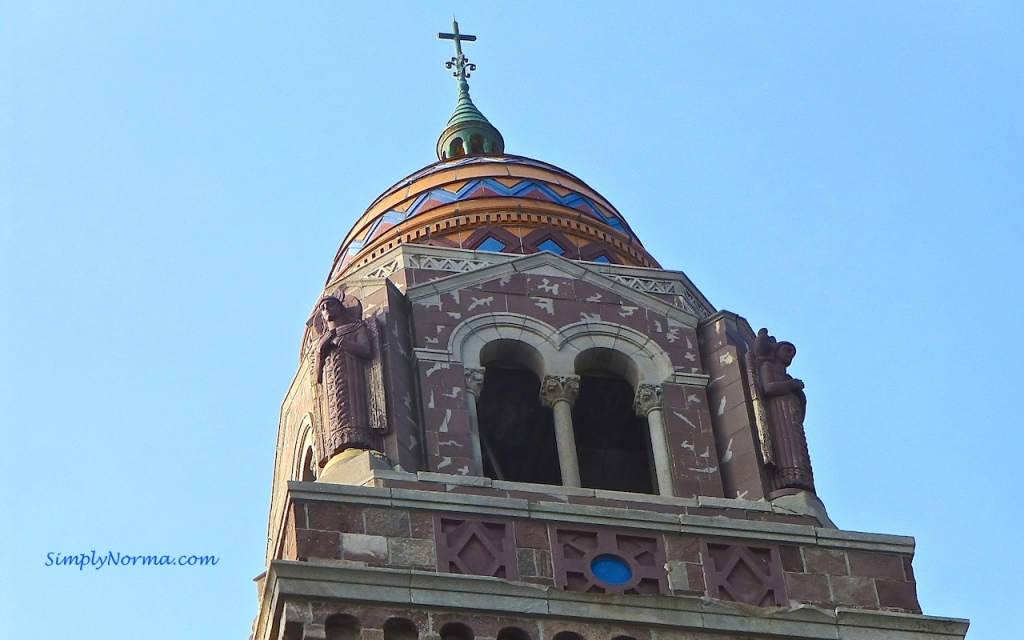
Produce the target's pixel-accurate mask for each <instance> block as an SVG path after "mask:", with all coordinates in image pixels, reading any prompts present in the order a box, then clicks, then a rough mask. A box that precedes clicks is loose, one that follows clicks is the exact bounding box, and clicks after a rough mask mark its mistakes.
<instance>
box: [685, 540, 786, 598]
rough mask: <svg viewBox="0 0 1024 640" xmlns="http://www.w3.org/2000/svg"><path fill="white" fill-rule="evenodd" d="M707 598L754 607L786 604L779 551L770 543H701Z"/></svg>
mask: <svg viewBox="0 0 1024 640" xmlns="http://www.w3.org/2000/svg"><path fill="white" fill-rule="evenodd" d="M701 546H702V549H701V551H702V552H703V556H704V581H705V583H706V584H707V589H708V597H711V598H718V599H719V600H730V601H732V602H742V603H743V604H749V605H753V606H755V607H782V606H785V605H786V603H787V598H786V587H785V579H784V577H783V573H782V561H781V560H780V558H779V550H778V549H777V548H776V547H774V546H769V545H744V544H731V543H726V542H704V543H702V545H701Z"/></svg>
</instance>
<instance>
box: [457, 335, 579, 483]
mask: <svg viewBox="0 0 1024 640" xmlns="http://www.w3.org/2000/svg"><path fill="white" fill-rule="evenodd" d="M479 358H480V365H481V367H482V368H483V369H484V381H483V386H482V388H481V390H480V398H479V399H478V401H477V411H476V413H477V429H478V433H479V437H480V444H481V450H482V458H483V459H482V463H483V464H482V466H483V472H484V475H485V476H487V477H490V478H494V479H498V480H512V481H515V482H534V483H540V484H560V483H561V481H562V476H561V472H560V468H559V465H558V445H557V443H556V440H555V426H554V418H553V416H552V413H551V410H550V409H548V408H545V407H544V406H542V405H541V400H540V384H541V378H540V377H539V376H538V374H537V373H536V372H537V371H543V370H544V364H543V357H542V356H541V354H540V352H539V351H537V349H536V348H534V347H533V346H531V345H529V344H527V343H525V342H521V341H519V340H512V339H508V338H501V339H498V340H494V341H492V342H488V343H487V344H485V345H484V346H483V348H482V349H481V350H480V354H479Z"/></svg>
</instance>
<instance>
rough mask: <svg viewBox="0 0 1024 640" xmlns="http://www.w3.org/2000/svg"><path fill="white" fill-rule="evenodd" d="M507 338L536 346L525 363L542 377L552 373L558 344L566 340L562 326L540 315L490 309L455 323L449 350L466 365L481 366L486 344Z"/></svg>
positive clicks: (469, 367) (468, 367)
mask: <svg viewBox="0 0 1024 640" xmlns="http://www.w3.org/2000/svg"><path fill="white" fill-rule="evenodd" d="M503 340H506V341H507V340H511V341H514V342H519V343H523V344H525V345H528V346H530V347H533V349H534V351H535V352H536V356H531V359H530V361H529V363H524V364H527V366H529V367H530V369H531V370H532V371H533V372H534V373H535V374H537V377H538V378H540V379H542V380H543V379H544V376H545V375H547V374H548V373H549V370H550V363H549V360H550V359H551V358H553V357H554V356H555V354H556V353H557V351H558V345H559V344H560V343H561V342H564V339H563V338H562V336H561V333H560V332H559V331H558V329H555V328H554V327H552V326H551V325H549V324H547V323H546V322H542V321H540V320H537V319H536V318H531V317H529V316H521V315H519V314H515V313H488V314H485V315H480V316H475V317H473V318H470V319H469V320H466V321H465V322H463V323H461V324H459V325H458V326H457V327H455V329H454V330H453V331H452V336H451V338H450V339H449V340H448V352H449V353H450V354H451V357H452V359H453V360H456V361H458V362H461V363H462V365H463V366H464V367H465V368H467V369H477V368H480V367H481V366H483V365H482V363H481V361H480V359H481V357H482V355H483V354H484V347H486V346H487V345H488V344H490V343H492V342H498V341H503ZM566 371H568V369H566Z"/></svg>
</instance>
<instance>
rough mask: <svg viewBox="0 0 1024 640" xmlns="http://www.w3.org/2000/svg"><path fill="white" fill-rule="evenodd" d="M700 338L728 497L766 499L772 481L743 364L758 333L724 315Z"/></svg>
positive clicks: (701, 330) (709, 322) (708, 322)
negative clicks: (723, 460)
mask: <svg viewBox="0 0 1024 640" xmlns="http://www.w3.org/2000/svg"><path fill="white" fill-rule="evenodd" d="M697 335H698V339H699V344H700V354H701V362H703V363H704V367H705V369H706V371H707V373H708V374H709V375H710V376H711V380H710V381H709V383H708V387H707V396H708V402H709V403H710V406H711V409H712V410H711V413H710V419H711V423H712V426H713V432H714V436H715V444H716V445H717V447H718V450H719V451H720V452H721V454H722V457H723V458H725V459H726V460H727V461H726V462H723V463H722V470H721V476H722V485H723V489H724V492H725V496H726V497H727V498H743V499H745V500H761V499H763V498H765V497H766V496H767V493H768V486H769V485H768V477H767V475H766V473H765V471H764V466H763V464H762V461H761V454H760V452H759V444H758V440H757V430H756V428H755V426H754V420H753V416H752V415H751V413H750V406H751V405H750V393H749V390H748V387H747V385H748V381H747V379H746V375H745V373H744V364H743V357H744V355H745V354H746V352H747V350H748V345H750V344H752V342H753V339H754V332H753V330H752V329H751V328H750V326H749V325H748V324H747V321H746V320H744V319H743V318H741V317H739V316H737V315H735V314H733V313H730V312H728V311H721V312H719V313H716V314H714V315H712V316H711V317H709V318H706V319H705V320H703V321H701V323H700V325H699V327H698V329H697Z"/></svg>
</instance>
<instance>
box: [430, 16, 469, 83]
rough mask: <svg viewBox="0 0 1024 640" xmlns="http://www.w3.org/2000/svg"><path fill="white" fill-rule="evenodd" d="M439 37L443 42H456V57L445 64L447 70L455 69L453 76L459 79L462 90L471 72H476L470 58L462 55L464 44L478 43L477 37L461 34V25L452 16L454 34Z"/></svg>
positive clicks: (441, 34)
mask: <svg viewBox="0 0 1024 640" xmlns="http://www.w3.org/2000/svg"><path fill="white" fill-rule="evenodd" d="M437 37H438V38H440V39H441V40H454V41H455V57H454V58H452V59H451V60H449V61H448V62H446V63H444V66H445V68H447V69H455V71H453V72H452V75H453V76H455V77H456V78H458V79H459V88H460V89H462V84H463V83H466V78H468V77H469V72H470V71H476V65H475V64H473V63H472V62H470V61H469V58H467V57H466V56H465V54H463V53H462V43H463V42H464V41H465V42H474V41H476V36H471V35H468V34H464V33H459V23H458V22H456V20H455V16H452V32H451V33H439V34H437ZM468 88H469V84H468V83H466V89H467V90H468Z"/></svg>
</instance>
